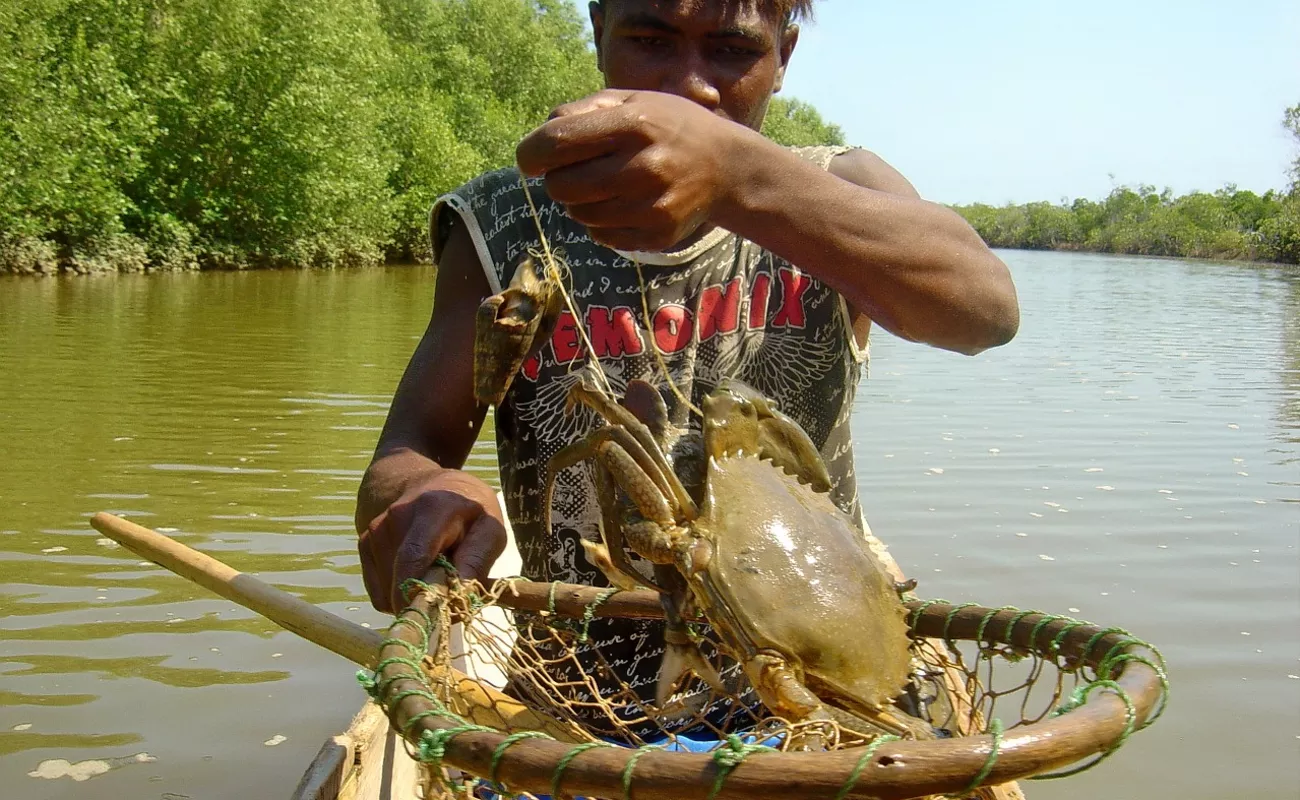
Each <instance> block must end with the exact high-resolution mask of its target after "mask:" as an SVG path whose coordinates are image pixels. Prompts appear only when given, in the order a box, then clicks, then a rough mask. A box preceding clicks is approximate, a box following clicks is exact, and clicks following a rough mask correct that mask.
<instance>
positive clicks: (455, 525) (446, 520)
mask: <svg viewBox="0 0 1300 800" xmlns="http://www.w3.org/2000/svg"><path fill="white" fill-rule="evenodd" d="M505 546H506V529H505V523H504V520H503V517H502V514H501V507H500V504H498V503H497V498H496V492H494V491H493V490H492V487H490V486H488V485H487V484H485V483H484V482H483V481H481V480H479V479H478V478H475V477H474V476H473V475H470V474H469V473H467V472H462V471H461V470H455V469H446V470H438V471H437V472H435V473H433V474H432V475H430V476H429V477H428V478H426V479H425V480H423V481H420V482H419V483H416V484H414V485H412V486H411V487H410V488H409V489H408V490H407V491H406V492H404V493H403V494H402V496H401V497H399V498H398V499H397V500H396V501H394V502H393V504H392V505H390V506H389V507H388V508H387V509H385V510H384V511H383V512H382V513H381V514H379V516H377V517H375V518H374V519H373V520H372V521H371V522H370V524H369V525H368V526H367V527H366V530H364V531H362V532H361V539H360V541H359V543H358V550H359V552H360V554H361V574H362V576H363V578H364V579H365V583H366V593H367V594H369V595H370V602H371V603H372V604H373V605H374V607H375V608H376V609H378V610H380V611H386V612H388V613H390V614H392V613H396V612H397V611H400V610H401V609H402V608H403V607H404V606H405V605H406V598H405V597H404V596H403V595H402V591H401V585H402V582H403V581H405V580H407V579H408V578H423V577H424V575H425V573H427V572H428V571H429V569H430V568H431V567H432V566H433V562H434V561H435V560H436V559H437V557H438V556H439V555H442V554H446V555H447V557H448V558H449V559H450V561H451V563H452V565H453V566H455V567H456V570H457V572H458V573H460V576H461V577H462V578H465V579H467V580H468V579H477V580H480V581H486V579H487V575H488V570H489V569H491V568H492V564H493V563H494V562H495V561H496V560H497V558H498V557H499V556H500V555H501V553H502V551H503V550H505Z"/></svg>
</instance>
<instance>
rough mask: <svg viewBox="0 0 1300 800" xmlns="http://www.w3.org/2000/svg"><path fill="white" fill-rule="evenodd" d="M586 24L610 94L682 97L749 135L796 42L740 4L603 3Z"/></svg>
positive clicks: (789, 32) (791, 33)
mask: <svg viewBox="0 0 1300 800" xmlns="http://www.w3.org/2000/svg"><path fill="white" fill-rule="evenodd" d="M591 24H592V28H593V30H594V32H595V38H596V53H597V57H598V59H599V66H600V70H601V72H603V73H604V74H605V86H606V87H607V88H610V89H644V90H650V91H657V92H667V93H669V94H675V95H679V96H681V97H685V98H686V99H688V100H691V101H693V102H695V103H698V104H700V105H702V106H704V107H705V108H707V109H709V110H710V111H712V112H714V113H715V114H718V115H719V116H722V117H725V118H726V119H729V120H731V121H733V122H738V123H740V124H742V125H746V126H748V127H750V128H753V129H754V130H758V128H759V127H760V126H761V125H762V124H763V115H764V114H766V113H767V104H768V101H769V100H770V99H771V97H772V94H773V93H774V92H776V91H777V90H779V89H780V88H781V81H782V79H783V78H784V76H785V66H786V63H787V62H788V61H789V58H790V53H791V52H793V51H794V46H795V42H796V41H797V39H798V36H799V31H798V28H796V27H794V26H790V27H788V28H787V27H786V26H785V25H784V21H783V20H781V19H777V18H775V15H771V14H763V13H761V12H759V11H758V10H756V9H755V8H754V6H753V4H752V3H748V2H743V0H742V1H740V2H736V1H735V0H733V1H732V2H727V0H605V2H604V5H603V7H602V5H600V4H598V3H592V4H591Z"/></svg>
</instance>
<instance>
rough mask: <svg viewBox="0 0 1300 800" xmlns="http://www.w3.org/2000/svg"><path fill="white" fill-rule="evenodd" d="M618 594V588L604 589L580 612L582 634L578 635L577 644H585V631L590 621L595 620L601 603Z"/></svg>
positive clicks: (589, 625)
mask: <svg viewBox="0 0 1300 800" xmlns="http://www.w3.org/2000/svg"><path fill="white" fill-rule="evenodd" d="M618 593H619V589H618V587H612V588H609V589H606V590H605V591H603V592H601V593H600V594H598V595H597V596H596V599H595V600H593V601H591V604H590V605H588V606H587V607H586V608H584V609H583V610H582V632H581V633H580V634H579V635H578V643H579V644H586V643H587V629H588V628H590V627H591V621H592V620H593V619H595V618H596V608H597V606H599V605H600V604H601V603H603V602H605V601H606V600H608V599H609V598H611V597H613V596H614V595H616V594H618Z"/></svg>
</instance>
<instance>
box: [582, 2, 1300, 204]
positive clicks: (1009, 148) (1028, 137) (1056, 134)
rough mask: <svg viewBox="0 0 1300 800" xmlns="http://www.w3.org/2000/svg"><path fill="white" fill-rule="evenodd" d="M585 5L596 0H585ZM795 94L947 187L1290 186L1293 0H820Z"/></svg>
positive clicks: (1080, 193)
mask: <svg viewBox="0 0 1300 800" xmlns="http://www.w3.org/2000/svg"><path fill="white" fill-rule="evenodd" d="M578 5H579V7H581V8H583V9H584V16H585V6H586V3H585V2H578ZM815 7H816V18H815V19H814V20H813V21H812V22H810V23H805V24H804V25H803V30H802V34H801V37H800V41H799V46H798V48H797V50H796V52H795V55H794V59H793V61H792V63H791V67H790V70H789V73H788V74H787V76H786V84H785V89H784V91H783V95H784V96H787V97H797V98H799V99H801V100H806V101H808V102H811V103H812V104H813V105H815V106H816V107H817V109H818V110H819V111H820V112H821V113H822V115H823V116H824V117H825V118H826V119H828V120H830V121H832V122H835V123H836V124H838V125H839V126H840V127H841V128H843V129H844V133H845V136H846V138H847V139H848V141H849V143H850V144H854V145H858V146H861V147H865V148H867V149H869V150H872V151H873V152H875V153H876V154H878V155H879V156H881V157H882V158H884V159H885V160H886V161H888V162H889V163H891V164H893V165H894V166H895V167H896V168H898V169H899V170H900V171H901V172H902V173H903V174H904V175H906V176H907V177H908V178H909V179H910V180H911V181H912V183H913V184H915V185H916V187H917V189H918V190H919V191H920V192H921V194H922V195H923V196H925V197H926V198H928V199H930V200H934V201H937V202H942V203H973V202H982V203H993V204H1002V203H1008V202H1015V203H1024V202H1031V201H1036V200H1048V201H1053V202H1058V201H1061V200H1062V199H1065V198H1075V197H1089V198H1093V199H1100V198H1102V197H1104V196H1105V195H1106V194H1108V193H1109V192H1110V190H1111V189H1112V188H1113V187H1115V186H1117V185H1130V186H1135V185H1138V184H1151V185H1154V186H1156V187H1157V188H1160V189H1164V188H1166V187H1168V188H1171V189H1173V190H1174V191H1175V192H1176V193H1179V194H1182V193H1186V192H1190V191H1197V190H1201V191H1213V190H1215V189H1219V188H1221V187H1223V186H1224V185H1226V184H1235V185H1237V186H1238V187H1240V188H1243V189H1251V190H1254V191H1257V192H1261V193H1262V192H1264V191H1266V190H1268V189H1282V188H1285V187H1286V185H1287V183H1288V179H1287V176H1286V171H1287V168H1288V166H1289V165H1290V163H1291V162H1292V160H1294V159H1295V157H1296V155H1297V150H1296V146H1295V145H1294V143H1293V139H1292V138H1291V137H1290V136H1289V134H1287V132H1286V131H1285V130H1284V129H1283V128H1282V114H1283V111H1284V110H1285V109H1286V108H1287V107H1288V106H1292V105H1295V104H1297V103H1300V2H1298V1H1297V0H1236V2H1233V0H1181V2H1179V0H1127V2H1116V0H1093V1H1092V2H1083V3H1081V2H1071V3H1066V2H1060V0H984V1H983V2H978V1H977V0H893V2H878V1H876V0H818V2H817V3H816V6H815Z"/></svg>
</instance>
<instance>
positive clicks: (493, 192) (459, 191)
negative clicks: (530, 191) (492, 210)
mask: <svg viewBox="0 0 1300 800" xmlns="http://www.w3.org/2000/svg"><path fill="white" fill-rule="evenodd" d="M529 183H530V184H531V183H532V182H531V181H530V182H529ZM521 188H522V183H521V176H520V174H519V168H518V167H513V166H510V167H502V168H500V169H494V170H489V171H487V172H483V173H480V174H478V175H476V176H474V177H473V178H471V179H469V180H468V181H466V182H465V183H462V184H461V185H460V186H457V187H456V188H454V189H452V190H451V191H449V192H447V193H446V194H444V195H443V197H442V198H440V199H447V198H451V197H459V198H462V199H464V200H467V201H472V200H474V199H476V198H480V197H494V196H495V197H501V196H502V195H504V194H508V193H510V192H518V191H521Z"/></svg>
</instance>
